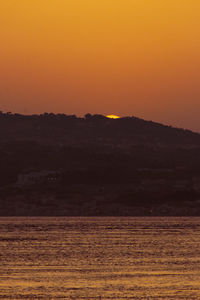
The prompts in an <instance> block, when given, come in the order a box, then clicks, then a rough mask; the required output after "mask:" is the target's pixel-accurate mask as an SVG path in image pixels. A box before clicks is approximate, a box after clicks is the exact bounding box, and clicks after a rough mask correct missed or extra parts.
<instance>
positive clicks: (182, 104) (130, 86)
mask: <svg viewBox="0 0 200 300" xmlns="http://www.w3.org/2000/svg"><path fill="white" fill-rule="evenodd" d="M0 39H1V44H0V110H3V111H12V112H21V113H26V114H30V113H40V112H45V111H46V112H52V111H53V112H63V113H67V114H72V113H75V114H77V115H82V114H85V113H86V112H90V113H102V114H112V113H114V114H118V115H121V116H123V115H135V116H138V117H142V118H145V119H148V120H149V119H151V120H155V121H158V122H163V123H167V124H171V125H175V126H179V127H184V128H191V129H194V130H198V131H200V120H199V113H200V1H199V0H162V1H161V0H1V1H0Z"/></svg>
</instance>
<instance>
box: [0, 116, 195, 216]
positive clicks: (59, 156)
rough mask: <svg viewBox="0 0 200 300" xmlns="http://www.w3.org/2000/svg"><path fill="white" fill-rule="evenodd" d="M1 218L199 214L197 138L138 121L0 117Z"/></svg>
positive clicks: (169, 127)
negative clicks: (20, 216)
mask: <svg viewBox="0 0 200 300" xmlns="http://www.w3.org/2000/svg"><path fill="white" fill-rule="evenodd" d="M0 154H1V155H0V164H1V172H0V214H1V215H149V214H153V215H200V207H199V203H200V155H199V154H200V134H198V133H194V132H192V131H189V130H184V129H179V128H173V127H171V126H165V125H162V124H159V123H155V122H152V121H145V120H142V119H139V118H136V117H125V118H120V119H108V118H106V117H105V116H102V115H91V114H89V113H88V114H86V115H85V117H84V118H78V117H76V116H75V115H64V114H53V113H50V114H48V113H45V114H42V115H31V116H25V115H20V114H11V113H2V112H1V113H0Z"/></svg>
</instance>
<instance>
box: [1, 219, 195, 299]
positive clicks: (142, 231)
mask: <svg viewBox="0 0 200 300" xmlns="http://www.w3.org/2000/svg"><path fill="white" fill-rule="evenodd" d="M0 298H1V299H78V300H79V299H102V300H103V299H104V300H107V299H188V300H191V299H200V218H197V217H194V218H191V217H184V218H181V217H178V218H174V217H137V218H134V217H131V218H129V217H123V218H121V217H65V218H64V217H59V218H54V217H53V218H45V217H37V218H35V217H34V218H24V217H12V218H11V217H10V218H3V217H2V218H0Z"/></svg>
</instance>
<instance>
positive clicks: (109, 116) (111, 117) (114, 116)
mask: <svg viewBox="0 0 200 300" xmlns="http://www.w3.org/2000/svg"><path fill="white" fill-rule="evenodd" d="M106 117H107V118H109V119H119V118H120V117H119V116H116V115H108V116H106Z"/></svg>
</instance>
